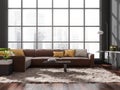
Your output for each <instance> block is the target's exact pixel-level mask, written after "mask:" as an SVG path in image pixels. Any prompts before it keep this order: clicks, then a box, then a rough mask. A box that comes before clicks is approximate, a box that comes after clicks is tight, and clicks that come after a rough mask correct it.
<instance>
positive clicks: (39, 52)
mask: <svg viewBox="0 0 120 90" xmlns="http://www.w3.org/2000/svg"><path fill="white" fill-rule="evenodd" d="M35 56H36V57H42V56H43V57H44V56H53V50H52V49H36V50H35Z"/></svg>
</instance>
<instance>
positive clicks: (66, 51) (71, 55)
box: [64, 49, 75, 57]
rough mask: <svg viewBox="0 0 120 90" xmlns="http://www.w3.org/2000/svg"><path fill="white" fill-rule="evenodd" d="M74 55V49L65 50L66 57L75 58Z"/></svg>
mask: <svg viewBox="0 0 120 90" xmlns="http://www.w3.org/2000/svg"><path fill="white" fill-rule="evenodd" d="M74 54H75V50H73V49H68V50H65V54H64V56H67V57H74Z"/></svg>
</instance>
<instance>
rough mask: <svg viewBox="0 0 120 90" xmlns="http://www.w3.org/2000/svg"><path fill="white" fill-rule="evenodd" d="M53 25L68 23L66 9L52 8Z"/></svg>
mask: <svg viewBox="0 0 120 90" xmlns="http://www.w3.org/2000/svg"><path fill="white" fill-rule="evenodd" d="M54 25H68V10H54Z"/></svg>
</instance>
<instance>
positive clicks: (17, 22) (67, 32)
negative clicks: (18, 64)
mask: <svg viewBox="0 0 120 90" xmlns="http://www.w3.org/2000/svg"><path fill="white" fill-rule="evenodd" d="M99 30H100V1H99V0H8V42H9V43H8V46H9V48H23V49H87V50H88V52H91V53H94V54H95V58H99V54H98V53H96V51H98V50H99V43H100V41H99V35H98V34H97V32H98V31H99Z"/></svg>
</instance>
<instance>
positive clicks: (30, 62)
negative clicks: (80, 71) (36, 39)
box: [12, 49, 94, 72]
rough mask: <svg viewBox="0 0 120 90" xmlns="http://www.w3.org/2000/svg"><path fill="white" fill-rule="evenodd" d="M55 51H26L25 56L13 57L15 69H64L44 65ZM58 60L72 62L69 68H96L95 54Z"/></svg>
mask: <svg viewBox="0 0 120 90" xmlns="http://www.w3.org/2000/svg"><path fill="white" fill-rule="evenodd" d="M53 51H59V50H51V49H50V50H49V49H36V50H35V49H24V50H23V52H24V54H25V56H13V57H12V59H13V69H14V71H16V72H24V71H25V70H26V69H27V68H28V67H62V66H61V65H60V64H55V63H51V64H49V63H43V62H44V61H46V60H48V59H49V58H51V57H53ZM56 60H61V61H62V60H63V61H71V63H70V64H68V67H80V66H94V54H90V53H88V54H87V57H61V58H56Z"/></svg>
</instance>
